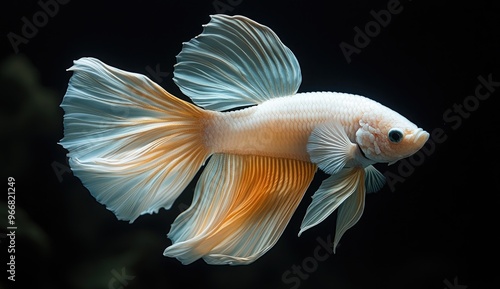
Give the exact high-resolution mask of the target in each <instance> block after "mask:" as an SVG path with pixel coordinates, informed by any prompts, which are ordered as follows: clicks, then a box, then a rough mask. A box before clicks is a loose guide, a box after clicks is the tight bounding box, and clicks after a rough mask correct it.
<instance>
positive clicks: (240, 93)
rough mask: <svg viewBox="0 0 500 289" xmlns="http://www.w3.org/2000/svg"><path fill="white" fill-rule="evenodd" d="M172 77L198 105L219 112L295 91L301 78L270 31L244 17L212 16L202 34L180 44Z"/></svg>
mask: <svg viewBox="0 0 500 289" xmlns="http://www.w3.org/2000/svg"><path fill="white" fill-rule="evenodd" d="M174 81H175V83H176V84H177V85H178V86H179V88H180V89H181V91H182V92H183V93H184V94H185V95H187V96H189V97H190V98H191V99H192V100H193V102H194V103H196V104H197V105H199V106H202V107H204V108H206V109H211V110H217V111H222V110H227V109H231V108H236V107H241V106H248V105H254V104H258V103H261V102H263V101H265V100H268V99H271V98H275V97H280V96H286V95H293V94H295V93H296V92H297V90H298V88H299V86H300V83H301V81H302V77H301V74H300V66H299V63H298V62H297V59H296V58H295V56H294V55H293V53H292V52H291V51H290V49H288V48H287V47H286V46H285V45H284V44H283V43H282V42H281V41H280V39H279V38H278V36H276V34H275V33H274V32H273V31H272V30H271V29H269V28H268V27H266V26H263V25H261V24H259V23H257V22H254V21H253V20H250V19H248V18H246V17H243V16H226V15H213V16H211V21H210V22H209V23H208V24H207V25H204V30H203V33H202V34H201V35H199V36H197V37H195V38H193V39H191V40H190V41H189V42H187V43H184V45H183V47H182V51H181V53H179V55H178V56H177V64H176V65H175V70H174Z"/></svg>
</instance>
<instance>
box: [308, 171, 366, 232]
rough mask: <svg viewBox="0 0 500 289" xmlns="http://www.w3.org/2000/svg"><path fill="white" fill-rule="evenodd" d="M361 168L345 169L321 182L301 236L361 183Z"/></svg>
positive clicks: (325, 216)
mask: <svg viewBox="0 0 500 289" xmlns="http://www.w3.org/2000/svg"><path fill="white" fill-rule="evenodd" d="M359 170H360V169H343V170H341V171H340V172H339V173H337V174H335V175H332V176H330V177H329V178H327V179H326V180H324V181H323V182H322V183H321V186H320V187H319V189H318V190H317V191H316V193H314V195H313V197H312V202H311V204H310V205H309V207H308V208H307V211H306V215H305V216H304V220H302V225H301V226H300V232H299V236H300V235H301V234H302V233H303V232H304V231H306V230H307V229H310V228H312V227H314V226H316V225H317V224H319V223H321V222H322V221H323V220H325V219H326V218H327V217H328V216H330V215H331V213H333V211H335V210H336V209H337V208H338V207H339V206H340V205H341V204H342V202H344V201H345V200H346V199H347V198H348V197H349V196H350V195H352V194H353V193H354V192H355V191H356V190H357V188H358V186H359V185H360V183H359V181H360V174H359Z"/></svg>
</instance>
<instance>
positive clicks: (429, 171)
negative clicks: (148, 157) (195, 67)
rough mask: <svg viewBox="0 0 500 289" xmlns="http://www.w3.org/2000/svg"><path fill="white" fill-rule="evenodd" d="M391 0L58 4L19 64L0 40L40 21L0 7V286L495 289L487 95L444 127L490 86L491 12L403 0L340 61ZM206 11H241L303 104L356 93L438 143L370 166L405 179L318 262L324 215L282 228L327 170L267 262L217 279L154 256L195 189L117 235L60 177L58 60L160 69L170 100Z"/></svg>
mask: <svg viewBox="0 0 500 289" xmlns="http://www.w3.org/2000/svg"><path fill="white" fill-rule="evenodd" d="M42 2H44V3H45V2H46V1H43V0H42ZM220 2H223V3H228V5H231V4H232V6H226V7H225V9H226V11H223V10H220V9H222V7H220V6H218V5H214V4H217V3H220ZM388 2H390V1H387V0H385V1H303V0H292V1H273V2H271V1H254V0H242V1H236V0H232V1H229V0H221V1H219V2H216V1H213V0H207V1H150V0H144V1H107V2H103V1H81V0H70V1H69V2H68V3H66V4H59V11H57V13H54V14H55V15H53V16H48V17H47V21H46V23H43V18H40V19H39V20H38V23H41V24H43V25H40V26H41V27H39V28H38V31H37V32H36V33H33V34H34V35H31V36H32V37H30V38H27V41H28V43H22V44H19V46H18V49H19V51H18V53H15V49H14V47H13V46H12V44H11V43H10V41H9V37H8V35H9V33H11V34H10V35H11V36H12V35H13V34H12V33H14V34H17V35H19V36H22V28H23V25H24V24H23V21H22V18H23V17H26V18H27V19H28V20H31V21H32V20H33V15H35V14H36V13H37V12H38V11H41V10H42V8H41V6H40V4H38V3H37V1H15V2H14V1H8V5H7V4H5V3H4V4H2V8H1V12H0V15H1V21H2V25H1V29H2V31H1V33H0V36H1V37H2V38H1V39H0V45H1V49H2V55H1V56H2V58H1V59H0V85H1V87H0V93H1V98H0V101H1V105H0V107H1V108H0V113H1V124H0V126H1V128H2V148H3V149H2V159H1V160H2V164H1V169H2V178H3V179H4V181H5V185H4V186H5V188H6V187H7V177H9V176H12V177H14V178H15V179H16V197H17V199H16V221H17V226H18V230H17V232H16V235H17V236H16V280H17V281H16V282H15V283H13V282H11V281H8V280H7V279H6V277H7V276H5V277H2V280H1V281H0V288H12V287H13V285H20V284H22V283H25V284H30V285H36V286H37V287H38V288H82V289H83V288H110V287H109V286H110V284H111V285H114V286H115V288H120V287H121V286H122V287H123V288H126V289H132V288H296V285H299V286H300V287H298V288H405V289H408V288H449V287H450V286H451V285H457V284H460V285H463V287H459V286H456V287H455V288H462V289H464V288H465V286H467V288H492V287H489V286H491V285H492V284H498V281H500V280H498V276H497V275H498V274H496V273H497V271H498V266H497V265H496V262H497V257H498V254H497V253H498V250H497V244H498V241H499V238H498V237H495V236H494V233H495V231H496V229H497V228H498V222H497V221H498V217H497V216H496V214H495V211H496V210H497V205H498V201H497V200H498V196H497V195H498V192H499V186H498V182H497V179H498V174H497V172H498V167H497V164H498V148H499V147H498V142H497V141H496V140H495V137H496V136H497V135H498V133H499V128H498V121H497V119H498V111H499V110H498V98H499V97H500V87H498V89H497V90H496V91H493V92H492V93H491V95H490V97H489V98H488V99H486V100H481V101H478V102H477V103H475V107H473V109H471V111H470V112H469V114H468V115H467V116H461V117H459V118H456V117H455V120H454V121H447V120H446V119H445V118H444V117H443V114H444V113H445V112H446V111H448V110H449V109H453V107H454V104H463V102H464V100H471V99H473V97H469V96H473V95H474V93H475V89H476V87H477V86H478V85H479V84H480V81H479V80H478V77H479V76H483V77H484V78H486V79H488V75H490V74H491V78H492V79H493V80H496V81H500V69H499V67H500V66H499V64H500V57H499V52H500V50H499V49H500V41H499V37H500V32H499V28H500V20H499V19H500V17H499V16H498V15H499V13H500V9H499V8H500V4H499V3H498V2H495V1H474V2H467V3H463V4H462V3H461V2H457V1H408V0H407V1H403V0H402V1H401V4H400V5H401V7H402V9H403V10H402V11H401V12H400V13H398V14H397V15H392V18H391V20H390V22H389V23H388V25H387V26H386V27H382V28H381V30H380V32H379V33H378V34H377V35H375V36H374V37H373V38H372V39H371V41H370V43H369V44H368V45H367V46H366V47H364V48H362V49H361V53H359V54H353V55H351V58H352V61H351V62H350V63H348V62H347V61H346V58H345V57H344V55H343V54H342V51H341V49H340V47H339V45H340V43H341V42H343V41H344V42H346V43H349V44H351V45H353V44H354V41H353V38H354V36H355V31H354V27H356V26H357V27H359V28H360V29H362V30H364V27H365V24H366V23H368V22H369V21H372V20H373V17H372V15H371V14H370V11H371V10H374V11H380V10H381V9H387V4H388ZM228 7H229V8H231V9H227V8H228ZM217 12H224V13H226V14H230V15H233V14H241V15H245V16H247V17H249V18H251V19H254V20H256V21H258V22H260V23H262V24H264V25H267V26H269V27H270V28H271V29H273V30H274V31H275V32H276V34H277V35H278V36H279V37H280V38H281V40H282V41H283V42H284V43H285V44H286V45H287V46H288V47H289V48H290V49H291V50H292V51H293V52H294V53H295V55H296V57H297V59H298V60H299V62H300V65H301V69H302V76H303V82H302V85H301V88H300V91H301V92H306V91H323V90H324V91H340V92H348V93H355V94H361V95H364V96H367V97H370V98H372V99H375V100H377V101H380V102H381V103H383V104H385V105H387V106H389V107H391V108H392V109H394V110H396V111H398V112H400V113H401V114H403V115H405V116H406V117H408V118H409V119H410V120H412V121H413V122H415V123H416V124H417V125H419V126H420V127H423V128H424V129H426V130H427V131H429V132H436V131H440V130H443V131H444V133H445V135H446V136H445V137H443V138H445V140H443V138H441V139H440V141H439V142H434V144H435V148H434V149H433V150H432V151H431V152H430V153H425V154H424V153H421V154H420V156H423V158H421V159H420V160H419V163H418V164H416V165H414V166H412V167H406V168H403V167H401V163H398V164H395V165H393V166H390V167H387V166H385V165H383V166H379V169H380V170H381V171H383V172H387V171H389V172H391V173H393V174H399V175H401V172H403V174H406V175H407V176H406V177H404V182H396V183H393V187H392V188H391V186H385V187H384V188H383V189H382V190H381V191H380V192H378V193H376V194H370V195H369V196H368V197H367V202H366V207H365V212H364V215H363V217H362V219H361V220H360V221H359V222H358V224H357V225H356V226H354V227H353V228H352V229H350V230H349V231H348V232H347V233H346V234H345V235H344V237H343V239H342V240H341V244H340V246H339V248H338V250H337V253H336V254H335V255H331V256H329V257H328V258H327V259H326V260H324V261H319V262H316V263H311V262H312V261H311V260H312V258H311V257H312V256H314V250H315V248H316V247H317V246H319V242H318V241H317V238H322V239H324V240H326V239H327V237H328V236H329V235H333V232H334V229H335V227H334V225H335V214H333V215H332V216H330V217H329V218H328V219H326V220H325V221H324V222H323V223H321V224H320V225H318V226H316V227H314V228H312V229H310V230H308V231H307V232H305V233H304V234H303V235H302V236H301V237H300V238H299V237H297V233H298V230H299V227H300V222H301V221H302V218H303V216H304V213H305V210H306V208H307V206H308V204H309V202H310V196H312V194H313V193H314V191H315V190H316V189H317V188H318V186H319V184H320V182H321V180H322V179H323V178H324V177H325V175H322V174H318V176H317V178H316V179H315V181H314V182H313V184H312V185H311V187H310V189H309V190H308V192H307V194H306V196H305V197H304V200H303V201H302V203H301V205H300V206H299V208H298V210H297V212H296V213H295V214H294V216H293V218H292V220H291V222H290V224H289V225H288V227H287V229H286V231H285V232H284V234H283V235H282V237H281V238H280V240H279V241H278V243H277V244H276V245H275V246H274V247H273V248H272V249H271V250H270V251H269V252H268V253H266V254H265V255H264V256H263V257H261V258H260V259H258V260H257V261H256V262H255V263H253V264H251V265H248V266H236V267H231V266H210V265H207V264H205V263H204V262H203V261H202V260H200V261H197V262H195V263H193V264H191V265H188V266H184V265H182V264H180V263H179V262H178V261H177V260H176V259H171V258H167V257H164V256H163V255H162V253H163V250H164V249H165V248H166V247H167V246H168V245H169V244H170V240H168V239H167V237H166V233H167V232H168V231H169V229H170V224H171V223H172V221H173V220H174V219H175V217H176V216H177V215H178V213H179V212H180V210H181V209H183V208H185V206H186V205H188V204H189V203H190V198H191V194H192V190H193V186H192V185H191V186H190V187H188V188H187V189H186V192H185V194H184V195H182V196H181V197H180V199H179V200H177V202H176V203H175V205H174V206H173V208H172V209H171V210H169V211H165V210H161V211H160V213H159V214H156V215H151V216H149V215H148V216H143V217H141V218H139V219H138V220H137V221H136V222H135V223H133V224H128V223H126V222H121V221H117V220H116V218H115V217H114V215H113V214H112V213H111V212H109V211H107V210H106V209H105V208H104V206H102V205H100V204H98V203H97V202H96V201H95V200H94V199H93V198H92V196H91V195H90V194H89V193H88V191H87V190H86V189H85V188H84V187H83V186H82V185H81V183H80V181H79V180H78V179H77V178H75V177H74V176H72V174H71V173H70V172H67V171H66V170H67V164H66V157H65V154H66V152H65V150H64V149H63V148H62V147H60V146H59V145H57V141H58V140H59V139H61V137H62V136H63V130H62V115H63V113H62V110H61V109H60V108H59V107H58V105H59V103H60V101H61V99H62V97H63V95H64V93H65V90H66V87H67V82H68V79H69V78H70V76H71V75H70V73H68V72H66V71H65V69H66V68H68V67H70V66H71V64H72V61H73V60H75V59H78V58H80V57H83V56H92V57H96V58H99V59H101V60H103V61H104V62H106V63H108V64H110V65H113V66H115V67H119V68H121V69H125V70H129V71H134V72H138V73H143V74H148V68H147V67H150V68H152V69H153V70H154V69H155V68H156V67H157V66H158V67H159V69H160V70H161V71H162V72H164V73H167V72H168V73H169V75H168V76H165V77H162V78H161V79H160V81H159V82H160V84H161V85H162V86H163V87H164V88H165V89H167V90H168V91H170V92H172V93H173V94H174V95H178V96H179V97H183V98H185V97H184V96H182V94H181V93H180V92H179V89H178V88H177V87H176V86H175V84H174V83H173V82H172V79H171V77H172V74H171V72H172V70H173V65H174V64H175V56H176V55H177V54H178V53H179V52H180V49H181V45H182V42H184V41H188V40H189V39H191V38H192V37H194V36H196V35H198V34H199V33H201V31H202V27H201V25H202V24H205V23H207V22H208V21H209V15H211V14H216V13H217ZM482 91H485V90H482ZM185 99H186V98H185ZM471 101H473V100H471ZM468 104H469V107H470V105H472V104H474V103H473V102H470V103H468ZM453 115H455V116H456V115H457V114H455V113H453ZM458 120H460V123H458ZM428 147H429V148H430V145H428ZM413 161H414V163H416V162H417V161H418V160H417V159H413ZM404 169H406V170H404ZM408 170H409V171H408ZM6 195H7V194H5V195H4V196H5V197H4V198H1V199H0V204H1V206H2V208H0V209H1V212H0V217H1V218H2V219H1V220H0V224H1V225H2V227H1V228H0V229H1V230H2V231H1V232H2V233H6V231H5V230H4V228H6V227H7V224H6V221H7V216H6V215H7V214H6V208H5V207H6V201H7V197H6ZM0 236H3V235H0ZM0 241H1V244H0V248H1V251H2V254H1V255H0V256H2V262H1V264H0V268H2V269H1V271H2V272H5V270H6V269H7V265H6V264H5V263H6V260H7V258H8V254H7V239H5V238H0ZM482 260H490V261H492V262H493V265H491V266H490V265H486V264H487V263H486V262H485V261H482ZM304 261H305V262H306V263H304ZM2 264H4V265H2ZM314 264H317V266H314V268H312V269H310V270H309V271H311V272H310V273H307V278H306V277H305V275H303V276H302V277H303V278H299V277H298V276H297V275H295V277H296V279H290V278H292V275H291V274H290V275H286V276H288V277H287V278H284V277H283V276H284V275H283V274H284V273H285V272H287V270H292V266H294V265H295V266H301V267H302V266H303V265H305V266H306V267H307V266H309V267H308V268H311V266H313V265H314ZM122 270H125V273H126V274H127V275H129V276H133V277H134V278H133V279H131V280H128V281H127V282H122V283H120V282H119V280H117V278H116V274H117V273H118V274H119V273H121V272H122ZM302 271H303V272H305V271H304V269H302ZM130 278H132V277H130ZM113 279H115V280H114V281H113ZM292 280H293V281H292ZM299 280H300V283H298V282H296V281H299ZM115 281H117V282H115Z"/></svg>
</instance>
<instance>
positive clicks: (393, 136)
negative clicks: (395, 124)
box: [388, 128, 404, 143]
mask: <svg viewBox="0 0 500 289" xmlns="http://www.w3.org/2000/svg"><path fill="white" fill-rule="evenodd" d="M403 136H404V135H403V132H402V131H401V130H400V129H399V128H393V129H391V130H390V131H389V133H388V137H389V140H390V141H391V142H393V143H398V142H400V141H402V140H403Z"/></svg>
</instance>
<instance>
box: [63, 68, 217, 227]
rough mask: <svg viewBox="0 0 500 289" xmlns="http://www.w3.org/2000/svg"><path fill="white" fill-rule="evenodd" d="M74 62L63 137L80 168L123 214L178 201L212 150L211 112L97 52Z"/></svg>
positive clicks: (128, 216)
mask: <svg viewBox="0 0 500 289" xmlns="http://www.w3.org/2000/svg"><path fill="white" fill-rule="evenodd" d="M68 70H70V71H73V72H74V74H73V76H72V77H71V80H70V83H69V87H68V90H67V92H66V95H65V96H64V99H63V101H62V104H61V107H62V108H63V109H64V111H65V115H64V138H63V139H62V140H61V142H60V144H61V145H62V146H63V147H64V148H66V149H67V150H68V151H69V154H68V157H69V163H70V166H71V169H72V170H73V172H74V174H75V175H76V176H77V177H78V178H80V180H81V181H82V183H83V184H84V185H85V186H86V187H87V188H88V189H89V191H90V193H91V194H92V195H93V196H94V197H95V198H96V199H97V201H99V202H100V203H102V204H104V205H106V207H107V208H108V209H109V210H111V211H112V212H113V213H114V214H115V215H116V216H117V217H118V219H120V220H128V221H130V222H133V221H134V220H135V219H136V218H137V217H139V216H140V215H143V214H146V213H153V212H155V213H156V212H157V211H158V209H160V208H166V209H168V208H170V207H171V206H172V204H173V202H174V201H175V199H176V198H177V197H178V196H179V195H180V194H181V193H182V191H183V190H184V188H185V187H186V186H187V185H188V184H189V182H190V181H191V179H192V178H193V177H194V175H195V174H196V172H197V171H198V170H199V168H200V167H201V166H202V165H203V163H204V162H205V160H206V159H207V158H208V156H209V155H210V153H209V150H208V149H207V148H206V147H205V145H204V143H203V130H204V123H205V122H204V120H205V119H206V117H207V116H208V112H207V111H204V110H201V109H200V108H198V107H196V106H194V105H192V104H190V103H188V102H185V101H183V100H181V99H178V98H176V97H175V96H173V95H171V94H169V93H168V92H167V91H165V90H164V89H163V88H161V87H160V86H159V85H157V84H156V83H154V82H153V81H151V80H150V79H149V78H147V77H146V76H144V75H141V74H135V73H130V72H126V71H123V70H119V69H116V68H113V67H111V66H108V65H106V64H104V63H102V62H101V61H99V60H97V59H95V58H81V59H79V60H77V61H75V62H74V65H73V66H72V67H71V68H70V69H68Z"/></svg>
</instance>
